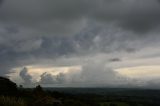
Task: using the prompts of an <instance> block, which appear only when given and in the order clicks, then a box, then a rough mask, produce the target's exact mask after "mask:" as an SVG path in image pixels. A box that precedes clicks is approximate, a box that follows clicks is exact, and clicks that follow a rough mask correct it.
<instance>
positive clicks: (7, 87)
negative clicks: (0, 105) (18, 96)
mask: <svg viewBox="0 0 160 106" xmlns="http://www.w3.org/2000/svg"><path fill="white" fill-rule="evenodd" d="M16 92H17V85H16V83H14V82H12V81H11V80H9V79H7V78H4V77H0V95H2V94H3V95H11V94H15V93H16Z"/></svg>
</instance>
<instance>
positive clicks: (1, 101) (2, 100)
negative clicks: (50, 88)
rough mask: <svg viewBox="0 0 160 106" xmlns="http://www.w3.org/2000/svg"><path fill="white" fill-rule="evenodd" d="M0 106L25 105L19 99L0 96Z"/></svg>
mask: <svg viewBox="0 0 160 106" xmlns="http://www.w3.org/2000/svg"><path fill="white" fill-rule="evenodd" d="M0 106H26V103H25V102H24V100H22V99H20V98H15V97H7V96H0Z"/></svg>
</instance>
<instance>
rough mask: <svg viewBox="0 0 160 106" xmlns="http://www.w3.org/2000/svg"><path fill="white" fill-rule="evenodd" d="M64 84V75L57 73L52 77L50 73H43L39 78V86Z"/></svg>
mask: <svg viewBox="0 0 160 106" xmlns="http://www.w3.org/2000/svg"><path fill="white" fill-rule="evenodd" d="M64 82H66V78H65V74H63V73H59V74H57V75H52V74H50V73H47V72H45V73H43V74H42V75H41V76H40V81H39V83H40V84H53V85H54V84H64Z"/></svg>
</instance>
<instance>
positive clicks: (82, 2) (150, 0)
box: [0, 0, 160, 85]
mask: <svg viewBox="0 0 160 106" xmlns="http://www.w3.org/2000/svg"><path fill="white" fill-rule="evenodd" d="M159 19H160V2H159V0H76V1H75V0H27V1H26V0H0V62H1V64H0V67H1V71H0V75H6V74H10V73H12V72H11V70H12V69H14V68H17V67H25V66H44V67H47V66H49V67H51V66H52V67H54V66H57V67H61V66H68V67H69V66H76V65H78V66H81V67H82V70H85V71H82V73H81V74H82V75H79V77H78V78H79V79H74V78H72V77H71V78H70V80H71V79H72V81H70V82H76V81H77V80H78V81H82V80H84V79H85V80H84V82H90V81H91V80H92V81H94V82H96V81H97V82H98V83H99V82H103V84H110V83H111V84H113V83H115V84H117V85H118V83H117V82H116V81H117V79H116V78H118V77H117V76H116V75H117V74H116V73H115V70H116V69H117V68H123V67H131V66H140V65H143V66H144V65H148V64H150V65H155V64H156V65H159V63H158V62H155V63H154V62H152V63H151V62H149V63H146V61H145V59H152V61H155V58H156V60H157V61H158V58H159V57H160V51H158V49H160V48H159V45H160V43H159V40H160V36H159V33H160V32H159V28H160V21H159ZM136 59H137V60H136ZM135 61H136V63H135ZM91 62H95V63H96V62H98V64H91ZM103 62H104V63H107V68H106V69H105V70H104V66H103V65H104V63H103ZM99 63H101V64H99ZM86 64H90V65H87V66H86V67H85V65H86ZM88 70H91V71H88ZM106 70H107V71H106ZM20 76H21V77H22V79H23V80H24V81H25V82H26V83H30V82H31V80H30V79H31V76H30V74H28V71H27V69H24V70H22V71H21V73H20ZM80 76H81V77H80ZM26 77H29V78H28V80H27V78H26ZM64 77H66V76H65V75H64V74H59V75H58V76H53V75H51V74H49V73H48V72H46V73H43V74H42V75H41V76H40V78H41V80H40V82H41V83H49V82H50V83H57V81H58V82H59V83H60V82H61V83H62V82H65V81H64V80H66V79H65V78H64ZM102 80H103V81H102ZM115 80H116V81H115ZM114 81H115V82H114ZM106 82H107V83H106ZM122 82H123V81H122ZM126 82H128V81H126ZM119 83H120V82H119Z"/></svg>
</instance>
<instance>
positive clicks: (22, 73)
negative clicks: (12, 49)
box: [19, 67, 32, 85]
mask: <svg viewBox="0 0 160 106" xmlns="http://www.w3.org/2000/svg"><path fill="white" fill-rule="evenodd" d="M19 75H20V77H21V78H22V79H23V81H24V84H25V85H31V84H32V76H31V75H30V74H29V73H28V69H27V68H26V67H24V68H23V69H22V70H21V71H20V73H19Z"/></svg>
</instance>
